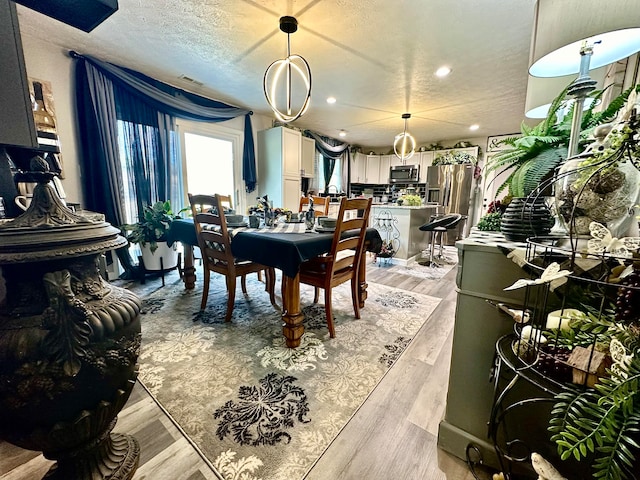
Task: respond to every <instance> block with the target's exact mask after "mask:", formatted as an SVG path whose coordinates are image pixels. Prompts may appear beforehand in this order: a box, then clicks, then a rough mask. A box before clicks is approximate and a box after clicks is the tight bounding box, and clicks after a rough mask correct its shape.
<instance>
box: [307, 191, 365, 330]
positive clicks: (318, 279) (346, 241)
mask: <svg viewBox="0 0 640 480" xmlns="http://www.w3.org/2000/svg"><path fill="white" fill-rule="evenodd" d="M370 211H371V199H370V198H353V199H348V198H346V197H345V198H343V199H342V201H341V202H340V210H339V213H338V222H337V223H336V230H335V232H334V234H333V242H332V244H331V250H330V251H329V253H327V254H325V255H321V256H319V257H315V258H313V259H311V260H309V261H307V262H304V263H303V264H302V265H301V266H300V283H304V284H307V285H311V286H313V287H315V293H314V298H313V303H317V302H318V297H319V290H320V289H321V288H322V289H324V309H325V312H326V315H327V326H328V328H329V336H330V337H331V338H334V337H335V335H336V332H335V328H334V325H333V313H332V311H331V289H332V288H333V287H336V286H338V285H341V284H342V283H345V282H348V281H351V300H352V302H353V312H354V314H355V317H356V318H360V301H359V293H358V269H359V268H360V259H361V258H362V255H363V252H364V240H365V234H366V231H367V226H368V223H369V212H370ZM346 218H348V219H346ZM347 231H351V232H350V234H349V235H348V236H346V235H344V233H345V232H347ZM343 236H344V237H346V238H343Z"/></svg>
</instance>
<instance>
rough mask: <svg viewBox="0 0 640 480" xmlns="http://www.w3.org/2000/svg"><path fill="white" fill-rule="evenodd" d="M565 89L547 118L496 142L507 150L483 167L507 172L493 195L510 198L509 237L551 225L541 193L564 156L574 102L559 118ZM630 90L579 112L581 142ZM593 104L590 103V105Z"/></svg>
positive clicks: (506, 219) (504, 218) (506, 228)
mask: <svg viewBox="0 0 640 480" xmlns="http://www.w3.org/2000/svg"><path fill="white" fill-rule="evenodd" d="M568 88H569V87H568V86H567V88H565V89H564V90H563V91H562V92H561V93H560V95H558V97H556V98H555V99H554V101H553V102H552V103H551V107H550V108H549V113H548V114H547V117H546V118H545V119H544V120H543V121H542V122H540V123H539V124H538V125H536V126H535V127H529V126H527V125H526V124H525V123H524V122H523V124H522V127H521V131H522V135H521V136H520V137H510V138H506V139H504V140H502V141H501V142H500V143H501V144H503V145H506V146H507V148H505V149H503V150H501V151H499V152H497V153H496V154H495V155H494V156H493V157H492V158H491V160H490V161H489V162H488V164H487V165H486V167H485V168H486V172H487V173H491V172H495V173H496V177H498V176H499V175H501V174H502V173H505V172H507V173H509V175H508V177H507V179H506V180H505V181H504V182H503V183H502V185H501V186H500V187H499V188H498V189H497V190H496V195H497V194H499V193H500V192H501V191H503V190H504V189H508V193H509V195H511V196H512V197H513V200H512V202H511V203H510V205H509V207H508V208H507V210H506V211H505V213H504V215H503V216H502V223H501V230H502V232H503V234H504V235H505V237H506V238H507V239H508V240H513V241H524V240H526V238H528V237H530V236H537V235H545V234H547V233H549V231H550V230H551V227H552V226H553V219H552V217H551V213H550V211H549V209H548V207H547V206H546V204H545V200H544V198H543V197H542V195H543V190H544V188H545V186H550V185H551V184H552V183H553V174H554V171H555V170H556V168H558V167H559V166H560V165H562V164H563V163H564V162H565V160H566V159H567V156H568V145H569V140H570V135H571V120H572V117H573V106H572V107H571V108H569V109H568V112H567V114H566V115H564V116H559V115H558V113H559V112H560V111H561V107H562V106H563V105H564V104H565V102H566V100H567V99H566V96H567V90H568ZM632 90H633V88H630V89H628V90H626V91H624V92H623V93H622V94H620V95H619V96H618V97H616V98H615V99H614V100H613V101H612V102H611V103H610V104H609V106H608V107H607V108H606V109H604V110H602V111H601V112H594V111H593V107H590V108H589V109H588V110H586V111H585V112H584V114H583V116H582V124H581V133H580V142H581V143H580V145H581V147H584V143H585V142H586V141H587V140H588V139H589V137H590V136H591V134H592V132H593V129H594V128H595V127H597V126H598V125H600V124H602V123H604V122H608V121H610V120H612V119H613V118H614V117H615V115H616V114H617V112H618V111H619V110H620V108H622V106H623V105H624V103H625V101H626V99H627V97H628V96H629V94H630V93H631V91H632ZM603 93H604V90H600V91H597V92H593V93H592V94H591V95H590V96H591V97H593V98H594V100H598V99H600V97H601V96H602V94H603ZM596 104H597V102H596V101H594V102H593V103H592V106H593V105H596Z"/></svg>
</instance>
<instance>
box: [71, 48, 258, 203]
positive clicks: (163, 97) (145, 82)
mask: <svg viewBox="0 0 640 480" xmlns="http://www.w3.org/2000/svg"><path fill="white" fill-rule="evenodd" d="M69 53H70V55H71V56H72V57H74V58H77V59H81V60H83V62H84V64H85V68H95V69H97V70H98V71H99V72H101V73H102V74H103V75H105V76H107V77H108V78H109V79H110V80H111V81H112V82H113V83H114V86H115V87H116V88H120V89H123V90H125V91H128V92H129V93H130V94H132V95H136V96H138V97H139V98H140V99H141V100H142V101H144V102H145V103H147V104H148V105H150V106H151V107H152V108H155V109H157V110H158V111H159V112H161V113H164V114H167V115H171V116H173V117H176V118H184V119H187V120H194V121H205V122H223V121H226V120H231V119H232V118H236V117H239V116H245V122H244V123H245V124H244V151H243V156H242V178H243V180H244V182H245V187H246V189H247V191H248V192H252V191H253V190H255V187H256V166H255V149H254V141H253V131H252V128H251V120H250V117H249V115H251V114H252V113H253V112H251V111H250V110H248V109H245V108H239V107H234V106H231V105H227V104H225V103H222V102H218V101H215V100H211V99H208V98H205V97H202V96H199V95H196V94H193V93H190V92H187V91H185V90H181V89H179V88H176V87H173V86H171V85H168V84H166V83H163V82H160V81H158V80H155V79H153V78H151V77H148V76H146V75H144V74H142V73H139V72H135V71H133V70H129V69H126V68H123V67H119V66H117V65H113V64H111V63H107V62H103V61H101V60H98V59H97V58H94V57H91V56H89V55H80V54H78V53H76V52H69ZM125 108H126V107H125ZM124 115H125V117H126V113H125V114H124Z"/></svg>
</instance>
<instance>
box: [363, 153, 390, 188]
mask: <svg viewBox="0 0 640 480" xmlns="http://www.w3.org/2000/svg"><path fill="white" fill-rule="evenodd" d="M366 161H367V175H366V180H367V181H366V183H374V184H376V183H386V180H384V181H383V180H381V178H380V155H367V157H366Z"/></svg>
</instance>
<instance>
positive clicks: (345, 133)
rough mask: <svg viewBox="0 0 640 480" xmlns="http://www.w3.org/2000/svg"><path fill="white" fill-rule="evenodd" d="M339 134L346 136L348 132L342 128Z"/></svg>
mask: <svg viewBox="0 0 640 480" xmlns="http://www.w3.org/2000/svg"><path fill="white" fill-rule="evenodd" d="M338 135H340V136H341V137H346V136H347V132H345V131H344V130H340V133H339V134H338Z"/></svg>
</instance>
